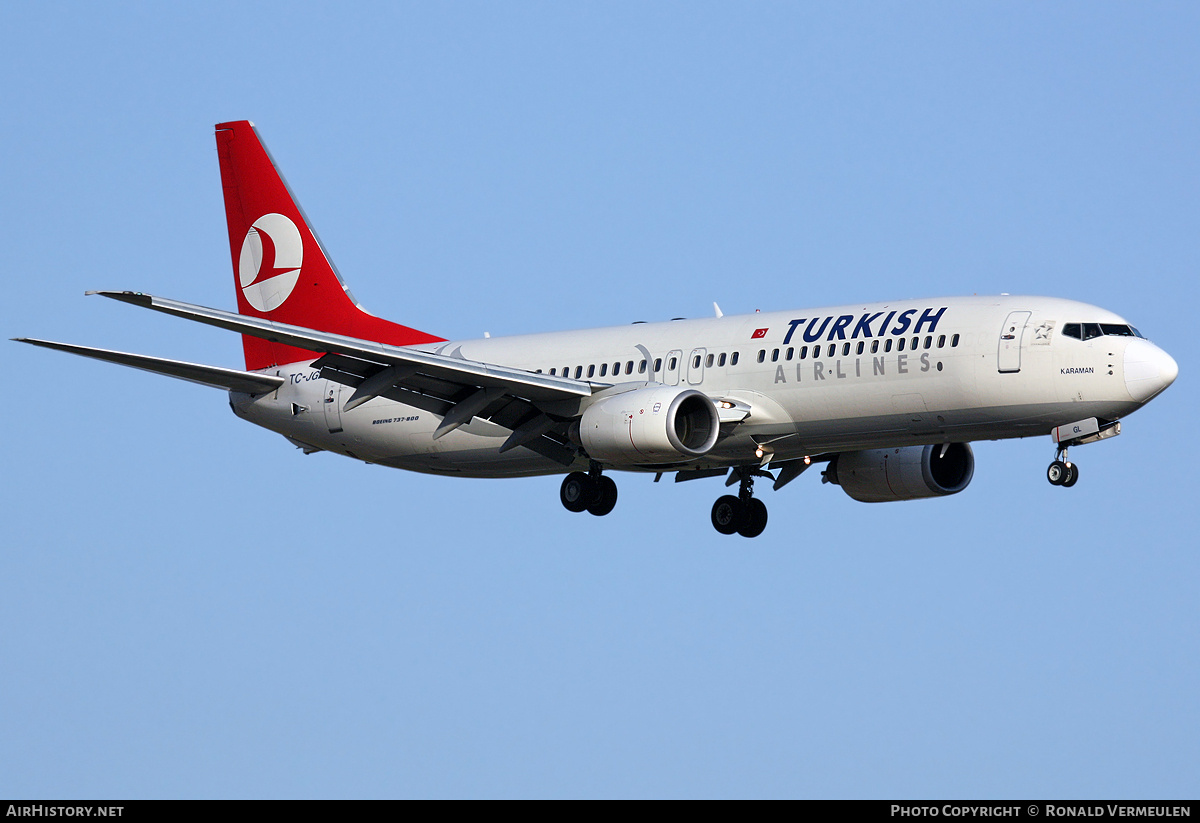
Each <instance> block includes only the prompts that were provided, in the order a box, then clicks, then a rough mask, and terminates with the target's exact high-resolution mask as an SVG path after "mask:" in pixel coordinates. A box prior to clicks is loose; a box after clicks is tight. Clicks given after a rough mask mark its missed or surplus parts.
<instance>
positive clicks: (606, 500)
mask: <svg viewBox="0 0 1200 823" xmlns="http://www.w3.org/2000/svg"><path fill="white" fill-rule="evenodd" d="M602 468H603V467H602V466H601V465H600V464H599V463H597V462H596V461H594V460H593V461H592V464H591V467H590V468H589V469H588V471H587V473H586V474H584V473H583V472H571V473H570V474H568V475H567V476H566V477H565V478H563V482H562V487H561V488H559V490H558V498H559V500H561V501H562V504H563V507H564V508H565V509H566V510H567V511H569V512H582V511H587V512H589V513H590V514H594V515H596V516H597V517H603V516H604V515H606V514H608V513H609V512H611V511H612V510H613V508H614V507H615V506H616V505H617V484H616V483H614V482H613V479H612V478H611V477H605V476H604V475H602V474H601V473H600V472H601V470H602Z"/></svg>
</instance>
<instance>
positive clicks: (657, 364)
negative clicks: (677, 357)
mask: <svg viewBox="0 0 1200 823" xmlns="http://www.w3.org/2000/svg"><path fill="white" fill-rule="evenodd" d="M660 371H662V358H661V357H659V358H656V359H655V361H654V373H655V374H658V373H659V372H660Z"/></svg>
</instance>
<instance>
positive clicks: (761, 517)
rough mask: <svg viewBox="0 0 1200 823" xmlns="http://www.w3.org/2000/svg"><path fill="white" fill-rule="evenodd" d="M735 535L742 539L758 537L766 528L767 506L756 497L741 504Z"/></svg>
mask: <svg viewBox="0 0 1200 823" xmlns="http://www.w3.org/2000/svg"><path fill="white" fill-rule="evenodd" d="M739 521H740V522H739V523H738V527H737V533H738V534H740V535H741V536H742V537H758V536H759V535H760V534H762V533H763V529H765V528H766V527H767V506H766V504H765V503H763V502H762V501H761V500H759V499H758V498H757V497H751V498H750V499H749V500H747V501H746V502H745V503H743V504H742V516H741V517H740V518H739Z"/></svg>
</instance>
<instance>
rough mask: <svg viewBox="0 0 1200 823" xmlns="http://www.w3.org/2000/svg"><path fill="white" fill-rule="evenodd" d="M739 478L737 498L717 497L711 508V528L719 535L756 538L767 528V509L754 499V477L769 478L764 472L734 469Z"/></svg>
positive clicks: (730, 496)
mask: <svg viewBox="0 0 1200 823" xmlns="http://www.w3.org/2000/svg"><path fill="white" fill-rule="evenodd" d="M734 472H736V473H737V474H738V475H739V476H740V478H741V481H742V482H741V486H740V488H739V489H738V495H737V497H734V496H733V495H732V494H727V495H724V496H723V497H718V498H717V502H716V503H713V507H712V524H713V528H714V529H716V530H717V531H719V532H720V533H721V534H733V533H734V532H737V533H738V534H740V535H741V536H742V537H758V536H759V535H760V534H762V533H763V529H765V528H766V527H767V507H766V505H764V504H763V502H762V501H761V500H759V499H758V498H757V497H754V496H753V494H754V476H755V475H761V476H764V477H770V476H771V475H769V474H767V473H766V472H761V471H758V470H755V469H743V468H741V467H737V468H735V469H734Z"/></svg>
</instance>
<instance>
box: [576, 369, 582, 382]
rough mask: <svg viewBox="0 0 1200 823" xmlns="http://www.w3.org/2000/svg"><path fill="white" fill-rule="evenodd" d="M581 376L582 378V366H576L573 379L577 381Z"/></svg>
mask: <svg viewBox="0 0 1200 823" xmlns="http://www.w3.org/2000/svg"><path fill="white" fill-rule="evenodd" d="M582 376H583V366H576V367H575V379H576V380H578V379H579V378H580V377H582Z"/></svg>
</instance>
